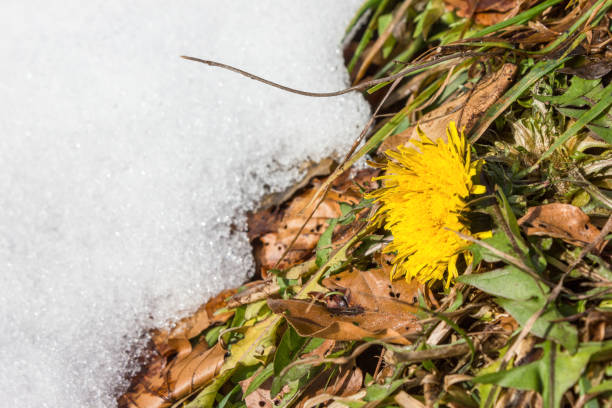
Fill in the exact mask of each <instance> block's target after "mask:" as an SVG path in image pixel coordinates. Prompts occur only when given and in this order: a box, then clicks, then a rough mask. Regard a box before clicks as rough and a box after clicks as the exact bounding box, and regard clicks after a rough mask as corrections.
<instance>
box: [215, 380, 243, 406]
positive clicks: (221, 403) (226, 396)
mask: <svg viewBox="0 0 612 408" xmlns="http://www.w3.org/2000/svg"><path fill="white" fill-rule="evenodd" d="M239 390H240V384H236V386H234V388H232V390H231V391H230V392H228V393H227V394H226V395H225V397H223V399H222V400H221V402H219V405H217V408H224V407H225V405H227V402H228V401H229V399H230V398H231V397H232V395H234V394H235V393H237V392H238V391H239Z"/></svg>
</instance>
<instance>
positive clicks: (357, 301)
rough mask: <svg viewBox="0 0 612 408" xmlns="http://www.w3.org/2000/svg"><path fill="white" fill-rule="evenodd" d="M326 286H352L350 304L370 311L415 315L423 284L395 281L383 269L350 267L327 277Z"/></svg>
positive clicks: (324, 282)
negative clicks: (362, 269) (363, 269)
mask: <svg viewBox="0 0 612 408" xmlns="http://www.w3.org/2000/svg"><path fill="white" fill-rule="evenodd" d="M322 283H323V286H325V287H327V288H328V289H330V290H332V291H335V290H338V289H348V290H347V293H346V298H347V302H348V305H349V306H361V307H363V308H364V309H366V310H370V311H383V312H387V311H393V312H394V313H402V314H407V315H411V314H412V313H414V312H415V310H416V309H415V306H414V304H415V303H416V302H417V300H418V293H419V290H422V289H423V285H420V284H419V283H418V282H416V281H413V282H410V283H409V282H406V281H405V280H403V279H401V280H396V281H393V282H391V281H390V280H389V275H388V274H387V273H386V272H385V271H384V270H383V269H370V270H367V271H359V270H357V269H349V270H347V271H345V272H342V273H339V274H337V275H334V276H331V277H329V278H326V279H324V280H323V282H322Z"/></svg>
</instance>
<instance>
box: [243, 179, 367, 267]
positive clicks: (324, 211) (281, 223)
mask: <svg viewBox="0 0 612 408" xmlns="http://www.w3.org/2000/svg"><path fill="white" fill-rule="evenodd" d="M374 174H375V170H372V169H365V170H362V171H360V172H358V173H357V174H356V175H355V176H354V177H352V178H349V179H347V177H348V175H347V177H345V178H344V179H342V178H340V179H338V180H337V181H336V182H335V183H334V184H333V186H332V189H331V191H330V192H329V193H328V195H327V197H326V198H325V200H324V201H323V202H322V203H321V205H320V206H319V207H318V208H317V210H316V211H315V212H314V214H313V216H312V218H311V219H310V220H309V221H308V222H307V223H306V226H305V227H304V229H303V230H302V232H301V233H300V235H299V237H298V239H297V240H296V241H295V243H294V244H293V246H292V248H291V250H290V251H289V252H288V253H287V254H286V255H285V257H284V258H283V260H282V261H281V262H280V263H279V264H278V265H277V268H279V269H285V268H288V267H290V266H292V265H295V264H297V263H299V262H302V261H304V260H306V259H308V258H310V257H311V256H312V255H313V252H314V248H315V247H316V245H317V242H319V238H320V237H321V234H323V232H324V231H325V229H326V228H327V223H326V222H327V220H328V219H330V218H337V217H339V216H340V215H341V214H342V212H341V211H340V205H339V202H348V203H356V202H358V201H359V200H360V198H361V193H360V192H359V190H358V188H357V186H356V185H355V184H354V182H356V183H358V184H360V185H362V186H365V187H366V188H368V187H369V185H370V180H371V178H372V176H373V175H374ZM312 184H313V186H312V187H311V188H309V189H308V190H306V191H304V192H303V193H301V194H299V195H297V196H295V197H294V198H293V199H292V200H291V201H290V202H289V203H288V204H287V205H286V206H281V207H271V208H267V209H263V210H260V211H258V212H256V213H253V214H250V215H249V217H248V236H249V240H250V241H251V242H252V243H253V246H254V247H255V251H254V253H255V259H256V262H257V263H258V265H260V267H261V269H262V276H264V277H265V276H266V271H267V270H269V269H271V268H273V267H274V266H275V265H276V263H277V262H278V260H279V259H280V258H281V256H282V255H283V253H284V252H285V250H286V249H287V247H288V246H289V245H290V244H291V242H292V241H293V239H294V237H295V235H296V234H297V233H298V231H299V230H300V228H302V225H304V223H305V222H306V220H307V219H308V216H309V215H310V212H311V211H312V207H310V208H306V206H307V205H308V203H309V202H310V201H311V199H312V197H313V196H314V194H315V193H316V191H317V186H318V185H319V184H320V182H319V181H318V180H317V179H314V181H313V183H312Z"/></svg>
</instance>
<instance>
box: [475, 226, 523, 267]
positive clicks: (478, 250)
mask: <svg viewBox="0 0 612 408" xmlns="http://www.w3.org/2000/svg"><path fill="white" fill-rule="evenodd" d="M483 241H484V242H486V243H487V244H489V245H491V246H492V247H494V248H496V249H498V250H500V251H501V252H503V253H506V254H509V255H512V256H516V253H515V252H514V249H513V248H512V245H511V244H510V239H509V238H508V237H507V236H506V234H505V233H504V232H503V231H496V232H495V233H494V234H493V236H492V237H490V238H487V239H484V240H483ZM468 249H469V250H470V251H471V252H472V254H473V255H474V262H475V263H478V262H477V260H478V261H479V260H481V259H484V260H485V261H487V262H497V261H501V260H502V259H501V258H500V257H499V256H497V255H495V254H494V253H492V252H491V251H489V250H488V249H487V248H484V247H482V246H480V245H478V244H472V245H470V246H469V247H468Z"/></svg>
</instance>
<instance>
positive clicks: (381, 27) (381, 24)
mask: <svg viewBox="0 0 612 408" xmlns="http://www.w3.org/2000/svg"><path fill="white" fill-rule="evenodd" d="M392 20H393V13H387V14H383V15H382V16H380V17H379V18H378V35H379V36H380V35H382V33H383V32H384V31H385V30H386V29H387V27H388V26H389V24H391V21H392ZM395 42H396V40H395V37H393V35H390V36H389V38H387V40H386V41H385V43H384V44H383V46H382V54H383V58H387V57H388V56H389V54H391V51H393V47H394V46H395Z"/></svg>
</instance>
